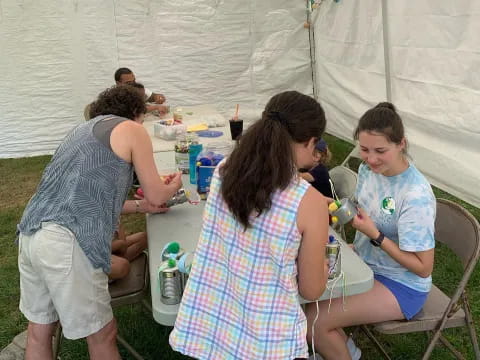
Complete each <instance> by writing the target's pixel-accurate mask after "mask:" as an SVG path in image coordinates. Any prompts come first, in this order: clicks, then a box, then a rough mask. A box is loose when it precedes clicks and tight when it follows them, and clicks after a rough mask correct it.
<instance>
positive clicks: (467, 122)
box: [313, 0, 480, 206]
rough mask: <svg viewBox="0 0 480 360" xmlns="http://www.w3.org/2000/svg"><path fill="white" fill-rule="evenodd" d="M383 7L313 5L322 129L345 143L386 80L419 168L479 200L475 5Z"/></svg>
mask: <svg viewBox="0 0 480 360" xmlns="http://www.w3.org/2000/svg"><path fill="white" fill-rule="evenodd" d="M386 4H387V1H384V2H383V6H384V8H383V10H384V12H383V15H384V16H383V18H382V2H380V1H378V0H362V1H359V0H358V1H340V2H339V3H335V2H333V1H324V2H323V3H322V5H321V6H320V8H319V9H318V10H315V12H314V16H313V19H314V23H315V26H314V32H315V54H316V66H315V74H316V77H315V83H316V89H317V91H316V92H317V96H318V99H319V100H320V102H321V103H322V104H323V105H324V107H325V110H326V112H327V115H328V119H329V122H328V131H329V132H330V133H332V134H334V135H337V136H340V137H343V138H346V139H348V140H351V139H352V133H353V129H354V127H355V125H356V123H357V120H358V118H359V117H360V116H361V115H362V114H363V113H364V112H365V111H366V110H367V109H368V108H370V107H372V106H373V105H375V104H376V103H378V102H380V101H385V100H387V98H388V96H387V88H388V86H387V85H388V84H389V83H390V84H391V85H390V89H391V101H392V102H393V103H394V104H395V105H396V106H397V109H398V110H399V112H400V114H401V116H402V118H403V120H404V123H405V127H406V132H407V139H408V141H409V145H410V150H409V152H410V154H411V156H412V158H413V161H414V162H415V164H416V165H417V167H419V168H420V169H421V170H422V172H423V173H424V174H425V175H426V176H427V177H428V179H429V180H430V182H431V183H432V184H434V185H436V186H438V187H439V188H441V189H443V190H445V191H447V192H449V193H451V194H454V195H456V196H458V197H460V198H461V199H463V200H465V201H467V202H470V203H472V204H474V205H476V206H480V191H479V190H478V189H477V188H476V186H477V185H478V183H479V182H480V166H479V163H480V130H479V127H478V125H477V124H478V118H479V116H480V72H479V71H478V69H479V68H480V36H479V34H480V2H479V1H475V0H462V1H448V0H438V1H426V0H421V1H398V0H396V1H388V8H387V7H386V6H385V5H386ZM384 30H388V31H385V32H384ZM388 73H390V76H386V74H388Z"/></svg>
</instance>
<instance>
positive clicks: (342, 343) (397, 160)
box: [306, 102, 436, 360]
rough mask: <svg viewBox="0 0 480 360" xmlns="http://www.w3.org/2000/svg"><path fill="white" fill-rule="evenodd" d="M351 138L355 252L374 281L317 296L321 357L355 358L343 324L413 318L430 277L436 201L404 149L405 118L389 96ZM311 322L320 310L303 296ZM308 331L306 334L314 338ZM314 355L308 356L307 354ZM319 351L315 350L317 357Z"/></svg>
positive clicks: (328, 359) (317, 337) (355, 349)
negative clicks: (355, 149) (355, 163)
mask: <svg viewBox="0 0 480 360" xmlns="http://www.w3.org/2000/svg"><path fill="white" fill-rule="evenodd" d="M354 138H355V139H356V140H358V143H359V145H360V156H361V158H362V160H363V163H362V164H361V165H360V167H359V171H358V183H357V189H356V192H355V197H356V199H357V200H358V203H359V206H360V208H359V213H358V214H357V215H356V216H355V217H354V218H353V221H352V226H353V227H354V228H355V229H356V230H357V232H356V234H355V241H354V243H353V246H354V249H355V251H356V252H357V253H358V255H359V256H360V257H361V258H362V259H363V260H364V261H365V263H367V265H369V266H370V267H371V269H372V270H373V273H374V278H375V280H374V285H373V288H372V289H371V290H370V291H368V292H366V293H362V294H358V295H354V296H349V297H347V298H346V299H345V300H346V304H347V310H346V311H344V310H343V307H342V299H340V298H337V299H333V300H332V303H331V307H330V312H329V311H328V308H329V304H328V301H321V302H320V303H319V312H318V320H317V321H316V322H315V325H314V326H315V339H313V341H314V342H315V348H316V349H317V350H318V351H319V352H320V354H321V356H322V358H323V359H326V360H334V359H335V360H343V359H345V360H347V359H354V360H357V359H359V358H360V356H361V351H360V349H359V348H358V347H356V346H355V344H354V343H353V341H352V339H350V338H347V336H346V334H345V332H344V331H343V330H342V328H343V327H348V326H354V325H360V324H369V323H376V322H381V321H388V320H400V319H407V320H409V319H411V318H412V317H413V316H415V315H416V314H417V313H418V312H419V311H420V310H421V309H422V307H423V305H424V303H425V301H426V300H427V296H428V293H429V291H430V288H431V284H432V277H431V274H432V270H433V258H434V247H435V240H434V223H435V213H436V201H435V196H434V194H433V192H432V188H431V186H430V184H429V183H428V181H427V180H426V179H425V177H424V176H423V175H422V174H421V173H420V172H419V171H418V170H417V168H416V167H415V166H414V165H413V164H412V163H411V162H410V161H409V159H408V157H407V140H406V138H405V132H404V127H403V123H402V120H401V118H400V116H399V115H398V113H397V111H396V110H395V107H394V106H393V105H392V104H391V103H387V102H384V103H380V104H378V105H377V106H375V107H373V108H371V109H370V110H368V111H367V112H366V113H365V114H364V115H363V116H362V117H361V118H360V120H359V122H358V126H357V128H356V130H355V132H354ZM306 313H307V317H308V322H309V330H310V327H311V326H312V324H313V323H314V319H315V318H316V316H317V308H316V306H315V304H307V307H306ZM310 336H311V333H310V334H309V339H310V338H311V337H310ZM312 358H313V357H312ZM317 359H318V357H317Z"/></svg>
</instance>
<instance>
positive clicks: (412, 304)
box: [374, 274, 428, 320]
mask: <svg viewBox="0 0 480 360" xmlns="http://www.w3.org/2000/svg"><path fill="white" fill-rule="evenodd" d="M374 278H375V280H377V281H379V282H381V283H382V284H383V285H384V286H385V287H386V288H387V289H388V290H390V291H391V292H392V294H393V296H395V298H396V299H397V302H398V304H399V305H400V309H401V310H402V313H403V315H404V316H405V319H407V320H410V319H411V318H412V317H414V316H415V315H417V314H418V312H419V311H420V310H422V307H423V305H424V304H425V301H427V297H428V292H422V291H417V290H414V289H412V288H409V287H408V286H405V285H403V284H401V283H399V282H397V281H393V280H391V279H389V278H386V277H385V276H382V275H377V274H374Z"/></svg>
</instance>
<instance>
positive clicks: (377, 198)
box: [354, 164, 436, 292]
mask: <svg viewBox="0 0 480 360" xmlns="http://www.w3.org/2000/svg"><path fill="white" fill-rule="evenodd" d="M355 196H356V198H357V200H358V203H359V205H360V206H361V207H362V208H363V209H365V211H366V213H367V214H368V215H369V216H370V218H371V219H372V220H373V222H374V223H375V224H376V225H377V228H378V230H379V231H381V232H382V233H384V234H385V236H386V237H387V238H389V239H390V240H392V241H394V242H395V243H397V244H398V246H399V247H400V249H401V250H404V251H409V252H417V251H425V250H429V249H433V248H434V247H435V239H434V224H435V211H436V201H435V196H434V195H433V192H432V188H431V186H430V184H429V183H428V181H427V179H425V177H424V176H423V175H422V174H421V173H420V172H419V171H418V170H417V168H416V167H415V166H414V165H413V164H410V166H409V167H408V169H407V170H405V171H404V172H402V173H401V174H399V175H395V176H384V175H381V174H376V173H374V172H373V171H371V170H370V168H369V167H368V165H366V164H362V165H360V168H359V171H358V183H357V190H356V192H355ZM354 245H355V249H356V251H357V252H358V254H359V255H360V257H362V259H363V260H364V261H365V262H366V263H367V264H368V265H369V266H370V267H371V268H372V270H373V272H374V273H375V274H379V275H383V276H385V277H387V278H389V279H392V280H394V281H397V282H399V283H402V284H403V285H405V286H408V287H410V288H412V289H414V290H417V291H422V292H427V291H429V290H430V287H431V284H432V278H431V276H429V277H427V278H422V277H420V276H418V275H416V274H414V273H413V272H411V271H409V270H408V269H406V268H405V267H404V266H402V265H400V264H399V263H398V262H396V261H395V260H394V259H393V258H391V257H390V255H388V254H387V253H386V252H385V251H383V250H382V249H381V248H379V247H375V246H372V244H371V243H370V238H368V237H367V236H366V235H365V234H363V233H361V232H359V231H357V233H356V235H355V242H354Z"/></svg>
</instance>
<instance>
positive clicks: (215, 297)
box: [170, 168, 310, 360]
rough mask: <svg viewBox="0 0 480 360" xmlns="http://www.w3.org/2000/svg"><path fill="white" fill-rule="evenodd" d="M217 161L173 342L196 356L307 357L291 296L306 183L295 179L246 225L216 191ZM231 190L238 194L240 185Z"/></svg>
mask: <svg viewBox="0 0 480 360" xmlns="http://www.w3.org/2000/svg"><path fill="white" fill-rule="evenodd" d="M220 184H221V181H220V178H219V174H218V168H217V170H216V172H215V174H214V176H213V179H212V183H211V187H210V194H209V196H208V200H207V203H206V205H205V211H204V215H203V226H202V231H201V235H200V238H199V241H198V246H197V250H196V253H195V258H194V261H193V266H192V271H191V273H190V277H189V280H188V283H187V287H186V289H185V292H184V294H183V299H182V303H181V305H180V309H179V312H178V316H177V320H176V323H175V328H174V330H173V332H172V333H171V335H170V344H171V346H172V348H173V349H174V350H176V351H179V352H181V353H183V354H185V355H189V356H192V357H195V358H198V359H216V360H217V359H294V358H297V357H305V358H306V357H308V350H307V342H306V331H307V322H306V318H305V315H304V313H303V311H302V309H301V307H300V304H299V301H298V285H297V279H296V275H297V266H296V258H297V254H298V248H299V246H300V241H301V234H300V233H299V232H298V228H297V224H296V218H297V209H298V205H299V203H300V201H301V199H302V198H303V196H304V194H305V192H306V191H307V189H308V187H309V186H310V185H309V184H308V183H307V182H306V181H304V180H303V179H295V180H294V181H292V183H291V184H290V185H289V186H288V187H287V189H285V190H283V191H277V192H276V193H274V195H273V198H272V207H271V209H270V210H269V211H268V212H265V213H263V214H262V215H261V216H259V217H255V216H252V217H251V224H252V227H251V228H249V229H248V230H247V231H246V232H244V231H243V227H242V225H240V224H239V223H238V222H236V221H235V220H234V218H233V217H232V215H231V214H230V212H229V211H228V207H227V205H226V204H225V202H224V201H223V198H222V197H221V194H220ZM238 196H242V194H241V192H239V194H238Z"/></svg>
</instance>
